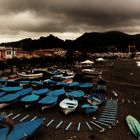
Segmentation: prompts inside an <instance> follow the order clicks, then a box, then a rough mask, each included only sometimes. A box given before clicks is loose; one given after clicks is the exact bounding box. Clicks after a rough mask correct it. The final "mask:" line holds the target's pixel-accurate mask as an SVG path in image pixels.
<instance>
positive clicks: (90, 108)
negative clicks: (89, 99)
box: [81, 104, 98, 114]
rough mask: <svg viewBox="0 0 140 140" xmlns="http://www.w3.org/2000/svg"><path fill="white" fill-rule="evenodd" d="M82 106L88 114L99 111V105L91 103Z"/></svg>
mask: <svg viewBox="0 0 140 140" xmlns="http://www.w3.org/2000/svg"><path fill="white" fill-rule="evenodd" d="M81 108H82V110H83V111H84V112H85V113H86V114H92V113H95V112H96V111H97V109H98V106H95V105H90V104H84V105H82V106H81Z"/></svg>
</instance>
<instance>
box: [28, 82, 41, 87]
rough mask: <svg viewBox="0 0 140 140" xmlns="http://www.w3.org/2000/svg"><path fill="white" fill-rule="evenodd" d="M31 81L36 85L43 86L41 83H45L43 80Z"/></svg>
mask: <svg viewBox="0 0 140 140" xmlns="http://www.w3.org/2000/svg"><path fill="white" fill-rule="evenodd" d="M30 83H31V84H32V85H35V86H41V85H43V83H42V82H41V81H31V82H30Z"/></svg>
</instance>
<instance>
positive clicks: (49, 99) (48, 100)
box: [38, 96, 58, 110]
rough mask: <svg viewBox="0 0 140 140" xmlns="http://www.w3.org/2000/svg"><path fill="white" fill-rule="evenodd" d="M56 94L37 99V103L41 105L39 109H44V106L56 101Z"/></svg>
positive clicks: (51, 104)
mask: <svg viewBox="0 0 140 140" xmlns="http://www.w3.org/2000/svg"><path fill="white" fill-rule="evenodd" d="M57 100H58V97H57V96H46V97H44V98H42V99H41V100H39V101H38V104H40V105H41V109H42V110H44V109H46V108H50V107H53V106H54V105H55V104H56V103H57Z"/></svg>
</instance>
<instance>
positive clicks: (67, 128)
mask: <svg viewBox="0 0 140 140" xmlns="http://www.w3.org/2000/svg"><path fill="white" fill-rule="evenodd" d="M71 125H72V122H70V123H69V124H68V125H67V127H66V129H65V131H68V130H69V128H70V126H71Z"/></svg>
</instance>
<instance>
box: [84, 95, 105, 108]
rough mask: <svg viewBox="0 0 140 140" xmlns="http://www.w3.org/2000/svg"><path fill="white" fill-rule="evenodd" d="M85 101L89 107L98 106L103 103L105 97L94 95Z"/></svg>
mask: <svg viewBox="0 0 140 140" xmlns="http://www.w3.org/2000/svg"><path fill="white" fill-rule="evenodd" d="M87 101H88V103H90V104H91V105H100V104H102V103H103V102H104V101H105V97H104V96H103V95H102V94H99V93H94V94H91V95H89V96H88V97H87Z"/></svg>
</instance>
